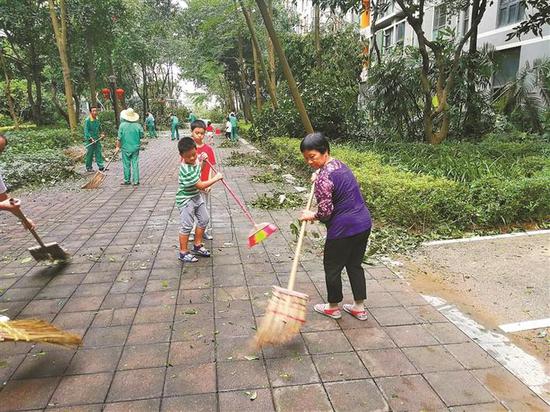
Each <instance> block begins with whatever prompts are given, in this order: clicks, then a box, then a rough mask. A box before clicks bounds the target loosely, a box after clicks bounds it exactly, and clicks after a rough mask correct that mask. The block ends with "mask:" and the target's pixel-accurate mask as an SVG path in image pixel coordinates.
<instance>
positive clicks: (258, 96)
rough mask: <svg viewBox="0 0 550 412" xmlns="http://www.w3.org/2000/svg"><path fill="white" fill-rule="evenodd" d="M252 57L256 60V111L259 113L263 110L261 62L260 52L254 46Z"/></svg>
mask: <svg viewBox="0 0 550 412" xmlns="http://www.w3.org/2000/svg"><path fill="white" fill-rule="evenodd" d="M252 56H253V58H254V86H255V88H256V109H257V110H258V112H259V111H261V110H262V91H261V89H260V68H259V67H258V66H259V65H260V62H259V61H258V52H257V51H256V47H254V44H252Z"/></svg>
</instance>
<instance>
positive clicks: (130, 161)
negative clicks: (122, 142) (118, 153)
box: [122, 150, 139, 184]
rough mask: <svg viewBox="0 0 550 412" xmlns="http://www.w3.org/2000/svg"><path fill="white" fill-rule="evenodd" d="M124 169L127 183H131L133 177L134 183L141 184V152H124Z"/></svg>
mask: <svg viewBox="0 0 550 412" xmlns="http://www.w3.org/2000/svg"><path fill="white" fill-rule="evenodd" d="M122 168H123V169H124V181H125V182H126V183H130V178H131V177H133V179H132V183H134V184H137V183H139V150H136V151H135V152H125V151H122ZM132 175H133V176H132Z"/></svg>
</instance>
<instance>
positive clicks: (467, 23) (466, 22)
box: [462, 5, 470, 36]
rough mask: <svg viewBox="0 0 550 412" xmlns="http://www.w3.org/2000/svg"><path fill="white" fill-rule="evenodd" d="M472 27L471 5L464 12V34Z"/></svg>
mask: <svg viewBox="0 0 550 412" xmlns="http://www.w3.org/2000/svg"><path fill="white" fill-rule="evenodd" d="M469 29H470V6H469V5H468V7H466V9H465V10H464V11H463V12H462V35H463V36H464V35H465V34H466V32H467V31H468V30H469Z"/></svg>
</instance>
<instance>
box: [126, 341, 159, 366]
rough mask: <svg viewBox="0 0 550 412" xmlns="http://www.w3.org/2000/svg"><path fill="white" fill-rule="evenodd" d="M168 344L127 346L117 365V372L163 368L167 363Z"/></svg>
mask: <svg viewBox="0 0 550 412" xmlns="http://www.w3.org/2000/svg"><path fill="white" fill-rule="evenodd" d="M168 346H169V344H168V343H155V344H147V345H127V346H125V347H124V352H122V357H121V358H120V362H119V364H118V369H119V370H124V369H141V368H157V367H164V366H166V365H167V363H168V361H167V359H168Z"/></svg>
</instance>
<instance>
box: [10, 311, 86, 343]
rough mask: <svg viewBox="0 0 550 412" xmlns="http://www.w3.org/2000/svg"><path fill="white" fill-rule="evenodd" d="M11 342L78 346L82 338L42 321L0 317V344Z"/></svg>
mask: <svg viewBox="0 0 550 412" xmlns="http://www.w3.org/2000/svg"><path fill="white" fill-rule="evenodd" d="M11 341H13V342H45V343H51V344H54V345H61V346H78V345H80V344H81V343H82V338H81V337H80V336H78V335H75V334H74V333H70V332H65V331H63V330H61V329H59V328H57V327H55V326H53V325H51V324H49V323H48V322H45V321H43V320H40V319H22V320H9V318H7V317H5V316H0V342H11Z"/></svg>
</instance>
